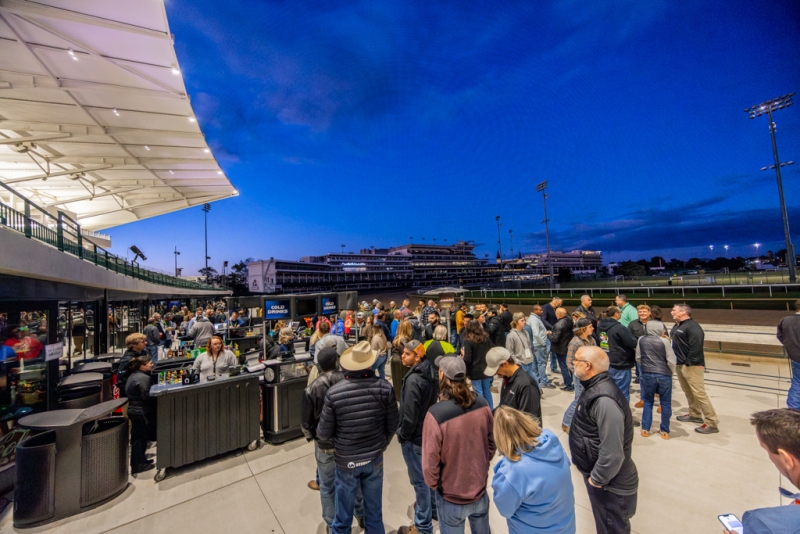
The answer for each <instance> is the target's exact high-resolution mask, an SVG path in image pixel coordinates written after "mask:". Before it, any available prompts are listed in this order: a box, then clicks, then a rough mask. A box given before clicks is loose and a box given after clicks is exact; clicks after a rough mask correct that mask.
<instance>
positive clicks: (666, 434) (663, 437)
mask: <svg viewBox="0 0 800 534" xmlns="http://www.w3.org/2000/svg"><path fill="white" fill-rule="evenodd" d="M661 439H669V432H662V433H661Z"/></svg>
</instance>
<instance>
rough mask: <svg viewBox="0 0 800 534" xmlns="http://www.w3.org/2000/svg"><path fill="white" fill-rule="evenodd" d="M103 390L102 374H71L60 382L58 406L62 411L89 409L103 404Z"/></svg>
mask: <svg viewBox="0 0 800 534" xmlns="http://www.w3.org/2000/svg"><path fill="white" fill-rule="evenodd" d="M102 389H103V375H102V374H100V373H77V374H71V375H69V376H66V377H64V378H62V379H61V380H60V381H59V382H58V387H57V388H56V396H57V401H56V404H57V406H58V409H60V410H64V409H80V408H88V407H90V406H94V405H95V404H99V403H100V402H102ZM109 400H111V399H109Z"/></svg>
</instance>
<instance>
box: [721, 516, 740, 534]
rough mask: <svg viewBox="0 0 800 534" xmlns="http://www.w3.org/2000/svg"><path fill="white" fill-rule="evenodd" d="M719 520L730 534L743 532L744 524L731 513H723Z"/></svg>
mask: <svg viewBox="0 0 800 534" xmlns="http://www.w3.org/2000/svg"><path fill="white" fill-rule="evenodd" d="M719 521H720V523H722V524H723V525H724V526H725V530H727V531H728V532H730V533H731V534H742V533H743V532H744V525H742V522H741V521H739V518H738V517H736V516H735V515H733V514H723V515H721V516H719Z"/></svg>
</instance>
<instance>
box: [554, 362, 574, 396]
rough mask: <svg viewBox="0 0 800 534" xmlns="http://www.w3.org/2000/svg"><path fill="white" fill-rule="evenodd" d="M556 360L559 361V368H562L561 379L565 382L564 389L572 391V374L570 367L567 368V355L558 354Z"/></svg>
mask: <svg viewBox="0 0 800 534" xmlns="http://www.w3.org/2000/svg"><path fill="white" fill-rule="evenodd" d="M556 359H557V360H558V366H559V367H560V368H561V378H562V379H563V380H564V387H565V388H567V389H572V387H573V386H572V373H571V372H570V370H569V367H567V355H566V354H563V355H562V354H556Z"/></svg>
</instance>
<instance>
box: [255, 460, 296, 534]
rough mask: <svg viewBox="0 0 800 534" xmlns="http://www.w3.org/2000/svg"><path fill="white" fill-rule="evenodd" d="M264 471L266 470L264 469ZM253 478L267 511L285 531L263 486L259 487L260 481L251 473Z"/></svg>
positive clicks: (284, 530)
mask: <svg viewBox="0 0 800 534" xmlns="http://www.w3.org/2000/svg"><path fill="white" fill-rule="evenodd" d="M290 463H291V462H290ZM264 472H265V473H266V471H264ZM253 479H254V480H255V481H256V485H257V486H258V491H260V492H261V495H262V496H263V497H264V500H265V501H267V506H269V511H270V512H271V513H272V517H274V518H275V521H277V522H278V525H280V527H281V530H282V531H283V532H284V533H285V532H286V529H285V528H283V523H281V518H280V517H278V514H276V513H275V510H274V509H273V508H272V503H270V502H269V499H268V498H267V494H266V493H264V488H262V487H261V483H260V482H259V481H258V479H257V478H256V477H255V475H253Z"/></svg>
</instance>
